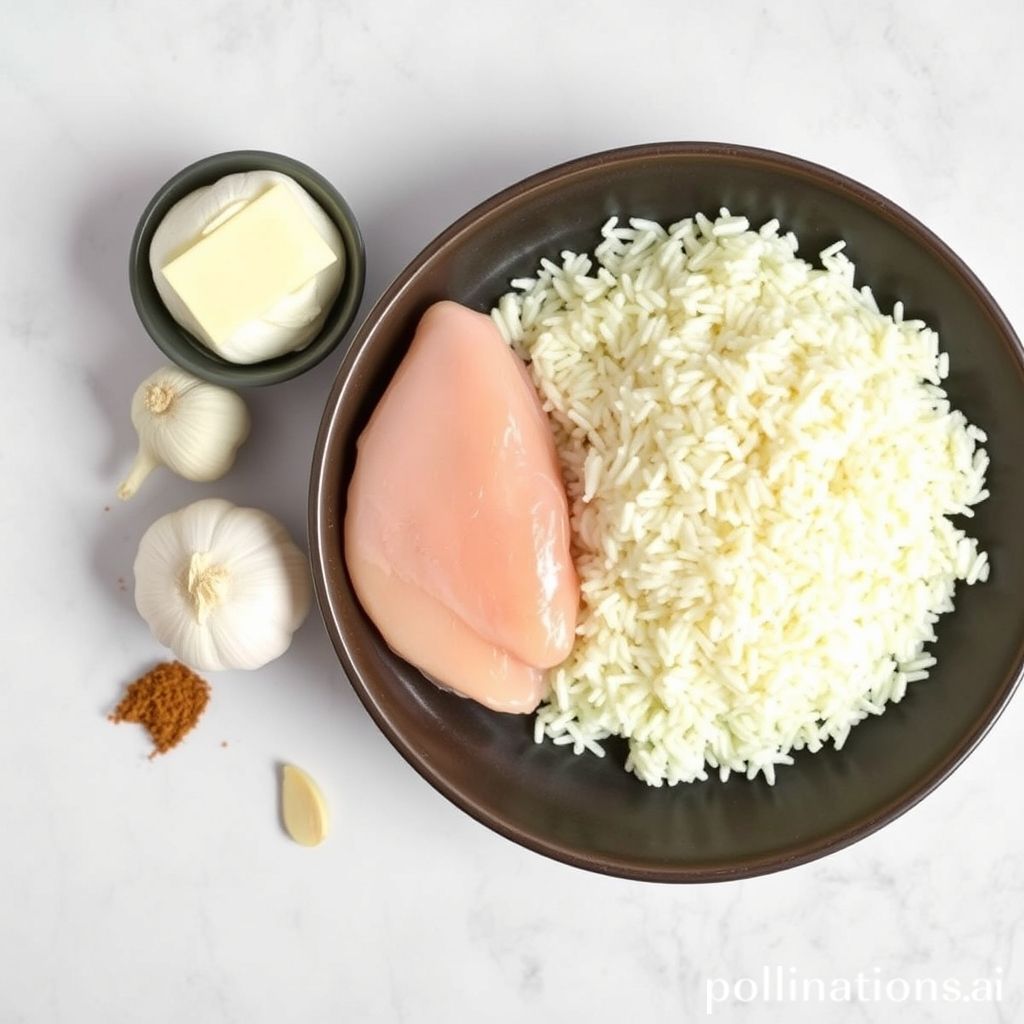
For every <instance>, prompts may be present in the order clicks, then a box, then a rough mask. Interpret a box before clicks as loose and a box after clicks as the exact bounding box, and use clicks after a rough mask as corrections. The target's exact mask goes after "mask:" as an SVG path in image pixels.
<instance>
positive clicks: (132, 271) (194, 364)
mask: <svg viewBox="0 0 1024 1024" xmlns="http://www.w3.org/2000/svg"><path fill="white" fill-rule="evenodd" d="M242 171H278V172H279V173H281V174H286V175H288V177H290V178H292V179H294V180H295V181H296V182H298V184H299V185H301V186H302V187H303V188H304V189H305V190H306V191H307V192H308V193H309V194H310V195H311V196H312V197H313V199H314V200H316V202H317V203H318V204H319V205H320V207H321V208H322V209H323V211H324V212H325V213H326V214H327V215H328V217H330V218H331V220H332V221H334V223H335V224H336V225H337V228H338V230H339V231H340V232H341V238H342V244H343V246H344V250H345V274H344V277H343V279H342V283H341V291H340V292H339V293H338V297H337V298H336V299H335V301H334V304H333V305H332V306H331V309H330V311H329V312H328V314H327V319H326V320H325V321H324V324H323V327H321V328H320V331H319V332H318V334H317V335H316V336H315V337H314V338H313V340H312V341H311V342H310V343H309V344H308V345H307V346H306V347H305V348H303V349H300V350H299V351H297V352H286V353H285V354H284V355H280V356H277V357H276V358H274V359H266V360H263V361H262V362H258V363H232V362H229V361H228V360H226V359H223V358H221V357H220V356H219V355H217V353H216V352H214V351H212V350H211V349H209V348H207V347H206V345H204V344H203V343H202V342H201V341H199V339H198V338H196V337H195V336H194V335H192V334H191V333H190V332H189V331H186V330H185V328H184V327H182V326H181V325H180V324H179V323H178V322H177V320H175V319H174V317H173V316H171V314H170V313H169V312H168V310H167V307H166V306H165V305H164V303H163V300H162V299H161V298H160V293H159V292H158V291H157V289H156V285H155V284H154V283H153V274H152V271H151V270H150V265H149V248H150V244H151V243H152V241H153V234H154V233H155V231H156V229H157V227H158V226H159V225H160V222H161V221H162V220H163V219H164V217H165V216H166V215H167V212H168V211H169V210H170V209H171V207H172V206H174V204H175V203H177V202H178V201H179V200H181V199H184V198H185V196H187V195H188V194H189V193H190V192H194V191H195V190H196V189H197V188H202V187H203V186H204V185H211V184H213V182H215V181H217V180H218V179H219V178H223V177H224V176H225V175H228V174H237V173H239V172H242ZM128 277H129V284H130V286H131V293H132V301H133V302H134V303H135V309H136V311H137V312H138V314H139V319H141V320H142V324H143V326H144V327H145V328H146V331H147V333H148V334H149V336H150V337H151V338H152V339H153V341H154V342H155V343H156V345H157V347H158V348H159V349H160V350H161V351H162V352H163V353H164V354H165V355H166V356H167V357H168V358H169V359H171V360H173V361H174V362H175V363H177V364H178V366H180V367H182V368H183V369H185V370H188V371H189V372H190V373H194V374H195V375H196V376H197V377H201V378H203V379H204V380H208V381H212V382H213V383H214V384H222V385H224V386H225V387H260V386H263V385H267V384H278V383H280V382H281V381H285V380H290V379H291V378H292V377H297V376H298V375H299V374H301V373H305V372H306V370H309V369H312V367H314V366H316V365H317V364H318V363H319V362H321V361H322V360H323V359H325V358H326V357H327V356H328V355H330V354H331V352H333V351H334V349H336V348H337V347H338V344H339V343H340V342H341V340H342V338H344V336H345V332H346V331H347V330H348V328H349V327H350V326H351V324H352V321H353V319H354V318H355V315H356V311H357V310H358V309H359V303H360V301H361V299H362V297H363V285H364V283H365V280H366V256H365V251H364V248H363V238H362V235H361V234H360V231H359V225H358V223H357V222H356V218H355V215H354V214H353V213H352V210H351V209H350V208H349V205H348V203H346V202H345V200H344V199H343V198H342V196H341V193H340V192H338V190H337V189H336V188H335V187H334V186H333V185H332V184H331V183H330V182H329V181H328V180H327V179H326V178H324V177H323V175H321V174H319V173H317V172H316V171H314V170H313V168H312V167H308V166H307V165H306V164H304V163H301V162H300V161H298V160H293V159H292V158H291V157H287V156H282V155H281V154H279V153H266V152H262V151H260V150H237V151H235V152H230V153H217V154H216V155H214V156H209V157H206V158H205V159H203V160H199V161H197V162H196V163H194V164H190V165H189V166H188V167H186V168H185V169H184V170H182V171H179V172H178V173H177V174H176V175H174V177H173V178H171V179H170V180H169V181H168V182H166V183H165V184H164V185H163V186H162V187H161V188H160V189H159V190H158V191H157V193H156V195H155V196H153V198H152V199H151V200H150V202H149V205H148V206H147V207H146V209H145V210H144V211H143V213H142V216H141V218H140V219H139V223H138V226H137V227H136V229H135V235H134V237H133V238H132V245H131V253H130V256H129V265H128Z"/></svg>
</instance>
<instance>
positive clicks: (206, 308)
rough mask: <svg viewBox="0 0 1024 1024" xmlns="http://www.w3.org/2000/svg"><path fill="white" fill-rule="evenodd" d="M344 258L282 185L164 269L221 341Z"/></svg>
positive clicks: (180, 294) (203, 323) (209, 331)
mask: <svg viewBox="0 0 1024 1024" xmlns="http://www.w3.org/2000/svg"><path fill="white" fill-rule="evenodd" d="M225 212H226V211H225ZM337 261H338V257H337V254H336V253H335V252H334V251H333V250H332V249H331V247H330V246H329V245H328V244H327V243H326V242H325V241H324V239H323V238H322V237H321V235H320V234H319V232H317V230H316V228H315V227H314V226H313V224H312V223H311V222H310V220H309V218H308V217H307V216H306V214H305V211H304V210H303V209H302V207H300V206H299V204H298V202H297V201H296V199H295V198H294V196H293V195H292V193H291V192H290V190H289V189H288V188H286V187H285V186H284V185H283V184H276V185H274V186H273V187H271V188H270V189H269V190H268V191H266V192H264V193H263V194H262V195H260V196H258V197H257V198H255V199H253V200H252V201H251V202H249V203H247V204H245V205H244V206H243V207H242V208H241V209H240V210H238V212H237V213H234V214H233V215H229V217H228V219H226V220H223V221H222V222H221V223H219V224H218V226H217V227H215V228H214V230H212V231H210V232H209V233H207V234H204V235H203V236H202V237H201V238H200V239H199V241H197V242H196V243H195V244H194V245H192V246H191V247H190V248H188V249H186V250H185V251H184V252H183V253H181V255H179V256H177V257H176V258H175V259H173V260H171V261H170V262H169V263H168V264H167V265H166V266H165V267H163V275H164V277H165V278H166V280H167V282H168V284H170V286H171V287H172V288H173V289H174V291H175V293H176V294H177V295H178V297H179V298H180V299H181V301H182V302H183V303H184V304H185V306H186V307H187V308H188V310H189V312H190V313H191V314H192V316H193V317H195V319H196V320H197V321H198V323H199V325H200V326H201V327H202V328H203V331H204V333H205V334H206V335H207V336H208V337H209V338H210V340H211V341H212V342H213V344H214V345H215V346H220V345H223V344H224V343H226V342H227V341H228V340H229V339H230V338H231V337H232V336H233V335H234V334H235V333H236V332H237V331H238V330H239V329H240V328H242V327H243V326H244V325H246V324H248V323H250V322H253V321H257V320H259V319H260V318H261V317H262V316H264V315H265V314H266V313H267V312H268V311H269V310H271V309H273V308H274V307H275V306H276V305H277V304H278V303H279V302H280V300H281V299H282V298H284V297H285V296H287V295H289V294H290V293H292V292H294V291H296V289H299V288H301V287H302V286H303V285H305V284H306V283H307V282H309V281H311V280H312V279H313V278H314V277H316V275H317V274H319V273H320V272H321V271H322V270H325V269H326V268H327V267H329V266H331V265H332V264H333V263H336V262H337Z"/></svg>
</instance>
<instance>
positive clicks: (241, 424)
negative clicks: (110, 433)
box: [117, 366, 250, 501]
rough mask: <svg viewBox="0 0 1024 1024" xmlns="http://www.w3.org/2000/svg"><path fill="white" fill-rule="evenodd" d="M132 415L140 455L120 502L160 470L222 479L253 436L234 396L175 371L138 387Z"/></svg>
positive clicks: (241, 405)
mask: <svg viewBox="0 0 1024 1024" xmlns="http://www.w3.org/2000/svg"><path fill="white" fill-rule="evenodd" d="M131 415H132V423H133V424H134V426H135V429H136V432H137V433H138V435H139V452H138V455H137V456H136V459H135V463H134V465H133V466H132V469H131V471H130V472H129V474H128V477H127V478H126V479H125V480H124V482H123V483H122V484H121V486H120V487H119V488H118V492H117V493H118V497H119V498H121V500H122V501H127V500H128V499H129V498H131V497H132V496H133V495H134V494H135V492H136V491H137V490H138V489H139V487H140V485H141V484H142V482H143V481H144V480H145V479H146V477H147V476H148V475H149V473H150V472H152V470H153V469H154V468H155V467H156V466H166V467H167V468H168V469H170V470H171V471H172V472H174V473H177V474H178V475H179V476H182V477H184V478H185V479H186V480H196V481H203V482H205V481H210V480H218V479H220V478H221V477H222V476H223V475H224V474H225V473H226V472H227V471H228V470H229V469H230V468H231V466H232V465H233V464H234V461H235V456H236V454H237V452H238V449H239V448H240V447H241V445H242V443H243V442H244V441H245V439H246V438H247V437H248V436H249V427H250V418H249V410H248V408H247V407H246V405H245V402H243V401H242V399H241V398H240V397H239V396H238V395H237V394H235V392H234V391H230V390H229V389H228V388H222V387H220V386H219V385H216V384H210V383H208V382H207V381H204V380H200V379H199V378H198V377H194V376H192V374H190V373H186V372H185V371H184V370H181V369H178V368H177V367H173V366H166V367H163V368H161V369H159V370H157V371H156V373H153V374H150V376H149V377H147V378H146V379H145V380H144V381H143V382H142V383H141V384H140V385H139V386H138V388H136V390H135V394H134V395H133V397H132V409H131Z"/></svg>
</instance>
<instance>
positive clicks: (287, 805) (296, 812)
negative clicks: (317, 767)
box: [281, 764, 328, 846]
mask: <svg viewBox="0 0 1024 1024" xmlns="http://www.w3.org/2000/svg"><path fill="white" fill-rule="evenodd" d="M281 817H282V818H283V819H284V827H285V829H287V831H288V835H290V836H291V837H292V839H294V840H295V842H297V843H299V844H300V845H302V846H319V845H320V844H321V843H322V842H323V841H324V840H325V839H326V838H327V830H328V815H327V802H326V801H325V800H324V796H323V793H321V792H320V787H319V786H318V785H317V784H316V783H315V782H314V781H313V780H312V779H311V778H310V776H309V775H307V774H306V772H304V771H303V770H302V769H301V768H296V767H295V765H293V764H286V765H285V766H284V767H283V768H282V769H281Z"/></svg>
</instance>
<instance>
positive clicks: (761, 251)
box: [492, 210, 989, 786]
mask: <svg viewBox="0 0 1024 1024" xmlns="http://www.w3.org/2000/svg"><path fill="white" fill-rule="evenodd" d="M602 235H603V241H602V242H601V244H600V245H599V246H598V247H597V250H596V252H595V253H594V256H593V257H592V256H588V255H577V254H575V253H571V252H564V253H562V258H561V265H560V266H559V265H556V264H555V263H553V262H551V261H549V260H542V261H541V266H540V269H539V271H538V273H537V276H536V277H535V278H529V279H527V280H517V281H513V282H512V287H513V289H514V290H513V291H512V292H510V293H509V294H507V295H505V296H504V297H503V298H502V299H501V301H500V302H499V304H498V307H497V308H496V309H495V310H494V311H493V314H492V315H493V317H494V320H495V322H496V323H497V325H498V327H499V328H500V330H501V331H502V333H503V334H504V336H505V337H506V339H507V340H509V341H510V342H511V343H512V345H513V346H514V347H515V349H516V350H517V351H518V352H519V353H520V355H522V356H523V357H524V358H525V359H526V360H528V361H529V363H530V367H531V372H532V375H533V379H534V381H535V383H536V385H537V387H538V389H539V391H540V393H541V396H542V399H543V401H544V405H545V408H546V409H547V411H548V413H549V415H550V417H551V420H552V423H553V425H554V430H555V437H556V441H557V445H558V450H559V454H560V458H561V461H562V467H563V471H564V474H565V481H566V486H567V488H568V493H569V500H570V507H571V516H572V527H573V534H574V543H575V547H574V557H575V559H576V565H577V568H578V570H579V574H580V579H581V584H582V593H583V600H582V608H581V613H580V621H579V627H578V630H577V634H578V635H577V639H576V644H575V646H574V648H573V651H572V653H571V655H570V656H569V658H568V659H567V660H566V661H565V662H564V663H563V664H562V665H560V666H559V667H557V668H555V669H553V670H552V671H551V673H550V679H549V681H550V692H549V695H548V698H547V701H546V702H545V703H544V704H543V705H542V706H541V708H540V709H539V710H538V713H537V719H536V737H537V740H538V742H539V741H541V740H542V739H543V738H544V736H545V735H547V736H548V737H550V738H551V739H552V740H553V741H554V742H555V743H557V744H565V745H567V746H568V745H571V746H572V748H573V750H575V752H576V753H582V752H583V751H585V750H590V751H592V752H593V753H595V754H602V753H603V751H602V747H601V744H600V741H601V740H602V739H604V738H606V737H608V736H612V735H617V736H625V737H626V738H627V739H628V741H629V751H630V753H629V757H628V760H627V763H626V767H627V768H628V769H629V770H631V771H633V772H634V773H636V775H638V776H639V777H640V778H641V779H643V780H644V781H645V782H648V783H650V784H651V785H655V786H660V785H661V784H662V783H663V782H668V783H669V784H670V785H674V784H675V783H678V782H693V781H695V780H698V779H706V778H707V777H708V774H709V770H712V771H716V772H717V773H718V775H719V776H720V777H721V778H722V779H725V778H727V777H728V776H729V774H730V773H731V772H734V771H735V772H742V773H744V774H745V775H746V776H747V777H748V778H755V777H756V776H757V775H758V774H759V773H762V774H763V775H764V776H765V777H766V779H767V780H768V782H774V779H775V767H776V765H780V764H791V763H792V756H791V753H792V751H794V750H800V749H802V748H804V747H806V748H807V749H809V750H812V751H815V750H818V749H819V748H820V747H821V746H822V745H823V744H824V743H826V742H827V741H832V742H833V743H834V744H835V746H836V747H841V746H842V745H843V743H844V741H845V740H846V738H847V735H848V734H849V731H850V729H851V727H852V726H854V725H856V724H857V723H858V722H860V721H861V720H863V719H864V718H866V717H867V716H868V715H878V714H881V713H882V712H883V711H884V709H885V706H886V703H887V702H889V701H899V700H901V699H902V698H903V696H904V694H905V693H906V689H907V685H908V684H909V683H913V682H916V681H919V680H923V679H925V678H926V677H927V676H928V673H929V670H930V669H931V667H932V666H933V665H934V664H935V658H934V657H932V656H931V655H930V654H928V653H927V652H926V650H925V645H926V644H927V643H929V642H931V641H933V640H934V639H935V633H934V624H935V622H936V620H937V619H938V616H939V615H940V614H941V613H943V612H947V611H950V610H952V608H953V591H954V585H955V582H956V581H957V580H964V581H965V582H967V583H974V582H976V581H979V580H985V579H987V578H988V572H989V565H988V561H987V557H986V555H985V554H984V553H981V552H979V550H978V545H977V542H976V541H975V540H973V539H971V538H970V537H968V536H967V535H966V534H965V533H964V531H963V530H961V529H959V528H958V527H957V526H955V525H954V524H953V523H952V522H951V521H950V519H949V518H948V517H949V516H952V515H955V514H962V515H966V516H970V515H971V514H972V511H971V506H972V505H974V504H976V503H977V502H979V501H981V500H982V499H983V498H985V497H986V496H987V492H986V491H985V490H984V489H983V488H984V476H985V469H986V467H987V465H988V457H987V455H986V454H985V451H984V450H983V449H982V448H980V447H978V442H983V441H985V439H986V438H985V435H984V433H983V432H982V431H981V430H979V429H978V428H977V427H974V426H971V425H969V424H968V423H967V421H966V419H965V418H964V416H963V415H962V414H961V413H959V412H957V411H956V410H953V409H951V408H950V405H949V401H948V398H947V396H946V393H945V391H944V390H943V388H942V386H941V381H942V380H943V378H945V376H946V374H947V372H948V367H949V359H948V355H947V354H946V353H944V352H940V351H939V339H938V335H937V334H936V333H935V331H933V330H931V329H929V328H928V327H926V326H925V324H924V323H922V322H921V321H919V320H904V319H903V311H902V307H901V305H900V304H899V303H897V304H896V307H895V309H894V310H893V313H892V315H891V316H889V315H883V314H882V313H880V312H879V310H878V307H877V305H876V304H875V300H874V298H873V297H872V295H871V292H870V291H869V290H868V289H867V288H861V289H859V290H858V289H857V288H855V287H854V267H853V264H852V263H850V261H849V260H848V259H846V257H845V256H844V255H843V253H842V249H843V245H844V243H842V242H837V243H836V244H835V245H833V246H830V247H829V248H828V249H826V250H825V251H824V252H822V253H821V264H822V269H817V268H814V267H812V266H811V265H810V264H809V263H807V262H805V261H804V260H801V259H799V258H798V257H797V255H796V250H797V240H796V238H795V237H794V236H793V235H792V234H786V235H780V234H779V225H778V223H777V222H776V221H771V222H770V223H768V224H765V225H764V226H763V227H762V228H761V229H760V230H759V231H752V230H750V227H749V224H748V222H747V220H746V219H745V218H743V217H737V216H732V215H730V214H729V212H728V211H727V210H722V211H721V215H720V216H719V217H718V218H717V220H715V221H714V222H712V221H710V220H709V219H707V218H706V217H704V216H703V215H701V214H697V215H696V216H695V217H693V218H688V219H686V220H684V221H680V222H679V223H678V224H673V225H672V226H671V227H670V228H669V229H668V231H666V230H665V229H664V228H663V227H662V226H660V225H659V224H656V223H653V222H651V221H647V220H639V219H632V220H630V221H629V226H628V227H619V226H618V222H617V220H616V219H615V218H613V219H612V220H609V221H608V223H607V224H605V225H604V227H603V229H602Z"/></svg>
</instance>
